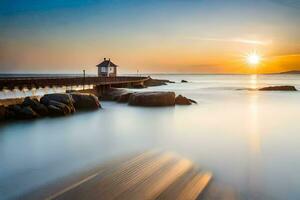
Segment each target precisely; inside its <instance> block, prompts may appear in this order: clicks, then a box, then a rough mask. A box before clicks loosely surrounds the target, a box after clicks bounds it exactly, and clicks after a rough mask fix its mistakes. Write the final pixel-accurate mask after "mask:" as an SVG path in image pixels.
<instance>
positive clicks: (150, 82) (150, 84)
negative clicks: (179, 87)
mask: <svg viewBox="0 0 300 200" xmlns="http://www.w3.org/2000/svg"><path fill="white" fill-rule="evenodd" d="M167 83H175V82H173V81H170V80H166V79H152V78H150V79H148V80H147V81H145V82H144V85H145V86H146V87H153V86H161V85H167Z"/></svg>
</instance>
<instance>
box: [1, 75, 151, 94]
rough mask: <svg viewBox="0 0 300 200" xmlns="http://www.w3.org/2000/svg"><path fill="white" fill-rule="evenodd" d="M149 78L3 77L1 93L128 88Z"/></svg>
mask: <svg viewBox="0 0 300 200" xmlns="http://www.w3.org/2000/svg"><path fill="white" fill-rule="evenodd" d="M148 79H149V77H137V76H116V77H98V76H88V77H78V76H73V77H71V76H70V77H63V76H58V77H1V78H0V91H1V90H3V89H8V90H13V89H16V88H17V89H23V88H27V89H32V88H45V87H64V86H80V85H93V86H96V87H102V86H106V87H107V86H108V87H110V86H122V85H124V86H126V85H138V84H143V83H144V82H145V81H146V80H148Z"/></svg>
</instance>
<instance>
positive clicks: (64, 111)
mask: <svg viewBox="0 0 300 200" xmlns="http://www.w3.org/2000/svg"><path fill="white" fill-rule="evenodd" d="M51 106H52V107H51ZM50 107H51V108H53V107H54V109H53V110H52V111H51V115H53V114H54V115H69V114H72V113H73V112H74V109H73V108H72V107H70V106H69V105H67V104H64V103H61V102H58V101H54V100H50V101H49V106H48V109H49V112H50V109H51V108H50ZM57 108H58V109H60V112H56V111H57ZM53 111H54V113H53ZM55 112H56V113H55Z"/></svg>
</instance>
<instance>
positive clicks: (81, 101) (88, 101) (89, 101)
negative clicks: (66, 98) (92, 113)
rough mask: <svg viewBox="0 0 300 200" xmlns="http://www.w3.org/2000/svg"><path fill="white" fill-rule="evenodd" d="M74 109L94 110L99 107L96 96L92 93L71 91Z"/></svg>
mask: <svg viewBox="0 0 300 200" xmlns="http://www.w3.org/2000/svg"><path fill="white" fill-rule="evenodd" d="M71 96H72V98H73V100H74V107H75V109H76V110H95V109H98V108H101V105H100V102H99V100H98V97H96V96H95V95H93V94H82V93H71Z"/></svg>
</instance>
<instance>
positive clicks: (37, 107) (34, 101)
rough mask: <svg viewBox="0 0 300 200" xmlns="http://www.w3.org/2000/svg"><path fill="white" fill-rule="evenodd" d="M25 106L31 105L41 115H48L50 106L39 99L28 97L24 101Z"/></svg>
mask: <svg viewBox="0 0 300 200" xmlns="http://www.w3.org/2000/svg"><path fill="white" fill-rule="evenodd" d="M22 105H23V106H30V107H31V108H32V109H33V110H34V111H35V112H36V113H38V114H39V115H41V116H47V115H48V108H47V107H46V106H45V105H44V104H41V103H40V102H39V101H38V100H37V99H35V98H30V97H26V98H25V99H24V101H23V103H22Z"/></svg>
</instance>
